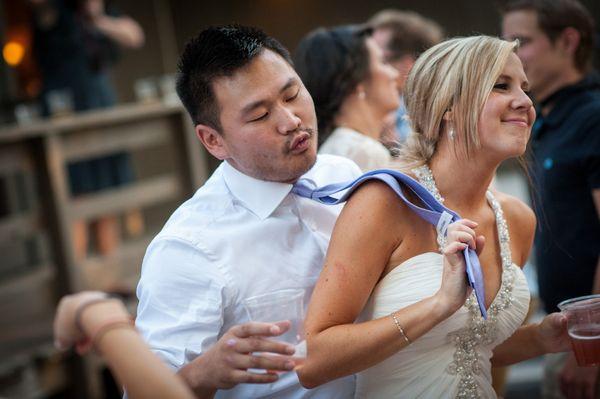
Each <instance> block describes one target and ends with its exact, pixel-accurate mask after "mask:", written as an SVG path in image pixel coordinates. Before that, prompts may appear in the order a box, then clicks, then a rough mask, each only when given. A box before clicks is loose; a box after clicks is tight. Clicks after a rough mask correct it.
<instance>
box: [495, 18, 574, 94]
mask: <svg viewBox="0 0 600 399" xmlns="http://www.w3.org/2000/svg"><path fill="white" fill-rule="evenodd" d="M502 36H503V37H504V38H505V39H506V40H515V39H519V41H520V46H519V49H518V50H517V55H518V56H519V58H520V59H521V62H522V63H523V68H524V69H525V73H526V74H527V78H528V79H529V83H530V85H531V93H532V95H533V96H534V97H536V98H537V99H539V100H543V99H544V98H545V97H546V96H548V95H549V94H551V91H552V90H553V89H554V85H555V84H556V81H557V80H558V79H557V77H558V76H560V75H561V74H562V73H564V70H565V68H567V67H568V62H569V61H570V56H568V55H566V54H565V52H563V51H561V50H560V49H559V48H558V46H556V45H555V44H554V43H552V42H551V41H550V39H549V38H548V36H546V34H545V33H544V32H543V31H542V30H541V29H540V28H539V26H538V20H537V14H536V12H535V11H534V10H518V11H511V12H508V13H506V14H505V15H504V17H503V20H502Z"/></svg>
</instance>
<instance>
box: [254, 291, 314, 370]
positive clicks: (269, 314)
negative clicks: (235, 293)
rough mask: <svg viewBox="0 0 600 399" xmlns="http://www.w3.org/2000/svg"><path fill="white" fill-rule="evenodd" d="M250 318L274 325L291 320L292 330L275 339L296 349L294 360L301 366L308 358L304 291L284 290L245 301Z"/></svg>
mask: <svg viewBox="0 0 600 399" xmlns="http://www.w3.org/2000/svg"><path fill="white" fill-rule="evenodd" d="M244 307H245V309H246V313H247V314H248V318H249V319H250V320H252V321H258V322H264V323H273V322H278V321H284V320H289V321H290V323H291V326H290V329H289V330H288V331H286V332H285V333H283V334H281V335H279V336H277V337H274V339H276V340H280V341H284V342H287V343H289V344H292V345H294V346H295V347H296V353H295V354H294V355H293V360H294V362H295V363H296V366H299V365H300V364H301V363H302V362H303V361H304V358H305V357H306V341H305V337H304V290H303V289H283V290H277V291H272V292H269V293H266V294H262V295H257V296H253V297H250V298H246V299H245V300H244Z"/></svg>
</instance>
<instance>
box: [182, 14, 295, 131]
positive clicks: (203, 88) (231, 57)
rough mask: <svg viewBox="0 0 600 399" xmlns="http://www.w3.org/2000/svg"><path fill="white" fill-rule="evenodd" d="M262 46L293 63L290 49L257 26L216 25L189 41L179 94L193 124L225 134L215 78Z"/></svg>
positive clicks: (249, 58)
mask: <svg viewBox="0 0 600 399" xmlns="http://www.w3.org/2000/svg"><path fill="white" fill-rule="evenodd" d="M263 49H268V50H271V51H273V52H275V53H277V54H279V55H280V56H281V57H282V58H283V59H285V60H286V61H287V62H288V63H289V64H290V65H292V59H291V57H290V54H289V52H288V51H287V49H286V48H285V47H283V45H281V43H279V42H278V41H277V40H275V39H274V38H272V37H270V36H267V34H266V33H264V32H263V31H262V30H260V29H258V28H253V27H247V26H239V25H228V26H213V27H209V28H208V29H205V30H203V31H202V32H200V33H199V34H198V35H197V36H196V37H194V38H192V39H190V40H189V41H188V42H187V44H186V45H185V49H184V50H183V53H182V54H181V57H180V59H179V64H178V74H177V94H178V95H179V98H180V99H181V101H182V102H183V105H184V106H185V108H186V109H187V111H188V113H189V114H190V116H191V118H192V121H193V122H194V125H198V124H203V125H207V126H210V127H212V128H213V129H215V130H217V131H219V132H221V133H222V128H221V122H220V108H219V104H218V102H217V99H216V98H215V94H214V91H213V87H212V83H213V81H214V80H215V79H216V78H219V77H223V76H232V75H233V74H234V73H235V72H236V71H238V70H239V69H241V68H243V67H244V66H246V65H248V64H249V63H250V62H251V61H252V59H253V58H254V57H256V56H257V55H259V54H260V53H261V52H262V51H263Z"/></svg>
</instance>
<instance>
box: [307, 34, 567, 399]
mask: <svg viewBox="0 0 600 399" xmlns="http://www.w3.org/2000/svg"><path fill="white" fill-rule="evenodd" d="M516 46H517V43H516V42H506V41H503V40H500V39H497V38H492V37H486V36H476V37H469V38H457V39H451V40H448V41H446V42H443V43H441V44H439V45H437V46H435V47H433V48H431V49H430V50H428V51H427V52H425V53H424V54H423V55H421V57H420V58H419V59H418V60H417V62H416V64H415V66H414V67H413V69H412V72H411V74H410V76H409V79H408V82H407V86H406V96H405V98H406V100H407V110H408V115H409V117H410V123H411V126H412V129H413V133H412V137H411V138H410V140H409V142H408V143H407V144H406V146H405V148H404V150H403V151H404V152H403V155H402V157H401V159H402V162H403V164H402V165H401V170H402V171H403V172H405V173H406V174H408V175H411V176H412V177H414V178H415V179H417V180H418V181H420V182H421V183H422V185H424V186H425V187H426V188H427V189H428V190H429V191H430V192H431V193H432V194H433V195H434V196H435V197H436V198H437V199H438V200H439V201H440V202H443V204H444V205H445V206H446V207H448V208H450V209H452V210H454V211H456V212H457V213H458V214H460V215H461V216H462V217H463V218H465V219H462V220H460V221H458V222H456V223H453V224H452V225H451V227H450V228H449V229H448V234H447V236H442V235H439V236H437V235H436V229H435V227H433V226H432V225H430V224H428V223H427V222H425V221H423V220H422V219H420V217H419V216H418V215H416V214H414V213H412V211H411V210H410V209H409V208H408V207H407V206H406V205H405V204H404V203H403V202H402V201H400V200H399V199H398V198H397V196H396V194H395V193H394V192H393V191H392V190H391V189H390V188H388V187H387V186H386V185H384V184H382V183H380V182H373V183H368V184H364V185H363V186H362V187H361V188H359V189H357V191H356V192H355V194H353V196H352V197H351V198H350V200H349V201H348V203H347V204H346V206H345V207H344V210H343V211H342V213H341V215H340V217H339V219H338V221H337V224H336V227H335V230H334V232H333V235H332V238H331V242H330V246H329V251H328V253H327V257H326V261H325V266H324V269H323V272H322V274H321V276H320V278H319V281H318V283H317V286H316V288H315V291H314V294H313V296H312V300H311V303H310V306H309V311H308V316H307V319H306V324H305V328H306V336H307V345H308V357H307V360H306V363H305V364H304V366H302V367H301V368H300V369H299V370H298V375H299V377H300V380H301V382H302V384H303V385H304V386H306V387H314V386H317V385H320V384H323V383H325V382H327V381H329V380H332V379H335V378H338V377H341V376H344V375H349V374H354V373H358V374H357V388H356V395H357V397H368V398H391V397H399V396H401V397H407V398H414V397H422V398H440V397H465V398H466V397H468V398H475V397H482V398H489V397H495V393H494V390H493V389H492V385H491V383H492V381H491V375H490V370H491V366H492V364H493V365H498V366H501V365H508V364H511V363H515V362H518V361H521V360H525V359H527V358H531V357H534V356H539V355H541V354H543V353H548V352H556V351H566V350H569V347H570V345H569V341H568V336H567V334H566V328H565V324H566V321H565V318H564V317H563V316H562V315H560V314H552V315H549V316H547V317H546V318H545V319H544V320H543V321H542V322H541V323H540V324H534V325H528V326H522V327H521V323H522V322H523V320H524V318H525V315H526V314H527V309H528V306H529V299H530V298H529V290H528V287H527V282H526V280H525V276H524V274H523V272H522V270H521V267H522V266H523V265H524V264H525V261H526V260H527V257H528V255H529V251H530V249H531V244H532V241H533V234H534V228H535V216H534V214H533V212H532V211H531V209H529V208H528V207H527V206H526V205H525V204H523V203H522V202H520V201H519V200H517V199H516V198H514V197H511V196H509V195H506V194H503V193H500V192H498V191H496V190H494V189H492V188H489V187H490V183H491V181H492V177H493V176H494V174H495V172H496V168H497V167H498V165H499V164H500V163H501V162H502V161H504V160H506V159H508V158H513V157H518V156H520V155H522V154H523V153H524V151H525V148H526V145H527V140H528V138H529V134H530V131H531V126H532V124H533V122H534V120H535V111H534V108H533V106H532V103H531V100H530V99H529V97H528V95H527V90H528V82H527V78H526V76H525V73H524V72H523V67H522V65H521V62H520V61H519V59H518V58H517V56H516V55H515V52H514V51H515V48H516ZM413 202H415V203H417V201H416V200H414V198H413ZM484 243H485V245H484ZM467 245H468V246H470V247H471V248H473V249H475V250H476V251H477V253H478V255H479V259H480V261H481V267H482V271H483V276H484V287H485V307H486V308H487V309H488V317H487V319H483V318H482V316H481V313H480V311H479V307H478V305H477V301H476V299H475V296H474V294H473V293H472V292H471V291H470V290H469V289H467V283H466V279H465V265H464V260H463V258H462V255H461V250H463V249H464V248H466V246H467Z"/></svg>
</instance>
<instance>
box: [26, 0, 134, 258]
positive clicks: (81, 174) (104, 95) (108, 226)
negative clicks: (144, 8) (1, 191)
mask: <svg viewBox="0 0 600 399" xmlns="http://www.w3.org/2000/svg"><path fill="white" fill-rule="evenodd" d="M29 3H30V5H31V7H32V10H33V16H34V18H33V21H34V27H33V31H34V34H33V47H34V54H35V58H36V61H37V64H38V66H39V69H40V73H41V75H42V90H41V93H40V101H41V105H42V113H43V114H44V115H46V116H49V115H57V114H60V113H65V112H69V111H72V110H74V111H85V110H90V109H95V108H105V107H109V106H112V105H114V104H115V94H114V90H113V87H112V85H111V82H110V79H109V69H110V66H111V65H112V64H113V63H114V62H116V60H117V58H118V52H119V49H120V47H123V48H139V47H141V46H142V45H143V44H144V33H143V30H142V28H141V27H140V25H139V24H138V23H137V22H135V21H134V20H133V19H131V18H129V17H127V16H121V15H119V14H118V13H117V12H116V11H115V10H114V9H113V8H111V7H107V6H106V5H105V3H104V1H103V0H72V1H68V0H30V1H29ZM68 176H69V185H70V192H71V195H72V196H80V195H84V194H89V193H93V192H97V191H100V190H104V189H107V188H111V187H117V186H120V185H123V184H127V183H129V182H131V181H132V180H133V167H132V164H131V159H130V156H129V155H128V154H127V153H125V152H118V153H115V154H111V155H108V156H102V157H98V158H93V159H84V160H81V161H75V162H71V163H69V165H68ZM125 222H126V223H125V225H126V228H127V231H128V233H130V234H132V235H138V234H139V233H140V232H141V230H142V229H143V227H142V223H143V222H142V216H141V213H140V212H139V211H131V212H128V213H127V214H126V215H125ZM89 227H91V229H92V234H93V237H95V249H96V250H97V251H98V252H99V253H100V254H102V255H106V254H110V253H111V252H112V251H114V249H115V248H116V247H117V245H118V243H119V241H120V239H119V234H120V227H119V222H118V217H117V216H116V215H105V216H103V217H100V218H98V219H97V220H95V221H93V222H92V223H91V225H90V226H88V223H87V221H84V220H81V221H78V222H76V223H74V225H73V240H74V248H75V255H76V257H77V258H78V259H82V258H84V257H85V256H86V254H87V251H88V244H89V239H88V236H89V234H88V228H89Z"/></svg>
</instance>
